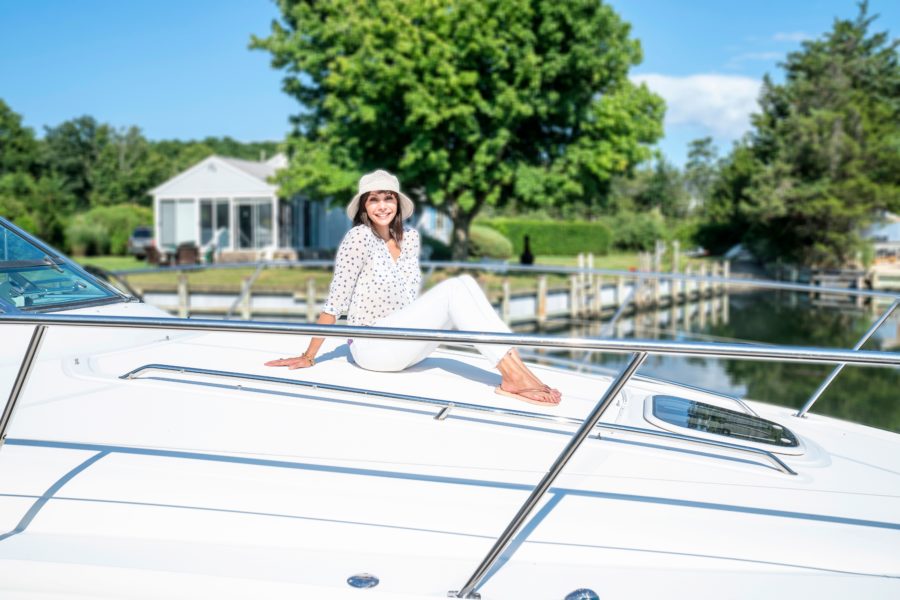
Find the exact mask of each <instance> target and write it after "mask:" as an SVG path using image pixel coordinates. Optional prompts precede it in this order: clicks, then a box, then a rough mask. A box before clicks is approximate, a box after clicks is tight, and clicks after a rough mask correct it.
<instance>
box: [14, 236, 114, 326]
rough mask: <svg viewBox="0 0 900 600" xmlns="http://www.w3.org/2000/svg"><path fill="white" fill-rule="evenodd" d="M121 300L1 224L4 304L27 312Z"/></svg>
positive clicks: (72, 267) (71, 266) (65, 262)
mask: <svg viewBox="0 0 900 600" xmlns="http://www.w3.org/2000/svg"><path fill="white" fill-rule="evenodd" d="M120 298H121V297H120V296H118V295H116V294H115V293H113V292H112V291H110V290H109V289H107V288H106V287H105V286H103V285H102V284H100V283H98V282H97V281H96V280H95V279H93V278H92V277H91V276H90V275H88V274H87V273H85V272H83V271H82V270H81V269H79V268H78V267H76V266H74V265H71V264H69V262H68V261H66V260H64V259H63V258H62V257H60V256H58V255H56V254H55V253H54V254H53V255H52V256H51V255H50V254H48V253H47V252H45V250H44V249H42V248H41V247H40V246H38V245H37V244H34V243H32V242H31V241H29V240H28V239H26V238H25V237H24V236H23V235H19V234H18V233H17V232H16V231H14V230H12V229H10V228H9V227H6V226H5V225H4V223H3V222H2V221H0V301H3V303H4V304H8V305H9V306H12V307H14V308H18V309H22V310H28V309H42V308H50V307H60V308H62V307H64V306H66V305H71V304H78V303H83V302H90V301H96V300H103V299H120Z"/></svg>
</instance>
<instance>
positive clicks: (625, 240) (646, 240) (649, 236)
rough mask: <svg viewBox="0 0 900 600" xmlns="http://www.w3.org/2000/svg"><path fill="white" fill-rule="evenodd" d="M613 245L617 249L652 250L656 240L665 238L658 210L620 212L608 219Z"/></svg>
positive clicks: (661, 218) (663, 222)
mask: <svg viewBox="0 0 900 600" xmlns="http://www.w3.org/2000/svg"><path fill="white" fill-rule="evenodd" d="M609 223H610V226H611V227H612V230H613V232H614V233H613V242H612V243H613V246H615V247H616V249H618V250H643V251H650V250H653V247H654V245H655V244H656V240H662V239H666V238H667V237H668V236H667V235H666V224H665V221H664V220H663V217H662V215H661V214H659V212H656V211H651V212H641V213H633V212H622V213H619V214H617V215H615V216H614V217H612V218H611V219H610V220H609Z"/></svg>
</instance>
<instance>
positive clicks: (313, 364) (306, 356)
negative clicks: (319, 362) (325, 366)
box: [300, 352, 316, 367]
mask: <svg viewBox="0 0 900 600" xmlns="http://www.w3.org/2000/svg"><path fill="white" fill-rule="evenodd" d="M300 356H302V357H303V358H305V359H306V360H308V361H309V366H311V367H314V366H316V359H315V358H313V357H312V356H310V355H309V354H307V353H306V352H304V353H303V354H301V355H300Z"/></svg>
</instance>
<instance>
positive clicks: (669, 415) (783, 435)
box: [652, 396, 799, 448]
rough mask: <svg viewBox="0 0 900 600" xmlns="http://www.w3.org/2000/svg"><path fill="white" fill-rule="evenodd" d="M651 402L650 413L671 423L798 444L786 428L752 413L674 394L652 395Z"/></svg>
mask: <svg viewBox="0 0 900 600" xmlns="http://www.w3.org/2000/svg"><path fill="white" fill-rule="evenodd" d="M652 402H653V416H654V417H656V418H657V419H659V420H660V421H663V422H665V423H668V424H670V425H675V426H677V427H684V428H685V429H691V430H693V431H700V432H703V433H709V434H713V435H721V436H724V437H727V438H731V439H735V440H742V441H748V442H756V443H760V444H768V445H773V446H778V447H781V448H796V447H797V446H798V445H799V441H798V440H797V436H795V435H794V434H793V433H792V432H791V431H790V430H789V429H787V428H785V427H783V426H781V425H779V424H778V423H775V422H773V421H768V420H766V419H762V418H760V417H757V416H755V415H749V414H746V413H741V412H738V411H736V410H730V409H727V408H722V407H719V406H713V405H712V404H704V403H702V402H696V401H694V400H688V399H686V398H679V397H677V396H653V399H652Z"/></svg>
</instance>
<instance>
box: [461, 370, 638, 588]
mask: <svg viewBox="0 0 900 600" xmlns="http://www.w3.org/2000/svg"><path fill="white" fill-rule="evenodd" d="M645 358H647V353H646V352H635V353H634V354H633V355H632V357H631V360H630V361H629V362H628V364H627V365H626V366H625V368H624V369H622V371H621V372H620V373H619V374H618V376H616V378H615V379H614V380H613V381H612V382H611V383H610V384H609V387H608V388H607V389H606V392H605V393H604V394H603V397H601V398H600V400H599V401H598V402H597V405H596V406H595V407H594V409H593V410H592V411H591V414H590V415H588V417H587V418H586V419H585V420H584V422H583V423H582V424H581V427H579V428H578V431H576V432H575V435H573V436H572V439H570V440H569V443H568V444H566V447H565V448H564V449H563V451H562V452H561V453H560V454H559V456H558V457H556V460H555V461H554V462H553V464H552V465H551V466H550V469H549V470H548V471H547V473H546V474H545V475H544V477H543V479H541V481H540V483H538V484H537V486H536V487H535V488H534V490H532V492H531V494H530V495H529V496H528V499H527V500H525V503H524V504H523V505H522V507H521V508H519V511H518V512H517V513H516V515H515V516H514V517H513V519H512V521H510V523H509V525H507V526H506V529H505V530H504V531H503V533H502V534H500V537H499V538H497V541H496V542H495V543H494V545H493V547H492V548H491V549H490V551H488V553H487V555H486V556H485V557H484V559H483V560H482V561H481V564H479V565H478V567H477V568H476V569H475V572H474V573H472V576H471V577H469V580H468V581H467V582H466V584H465V585H464V586H463V587H462V588H461V589H460V590H459V591H455V590H454V591H451V592H450V594H448V595H453V596H455V597H457V598H474V597H475V596H474V595H473V594H472V593H473V592H474V591H475V588H477V587H478V584H479V583H481V580H482V579H483V578H484V576H485V574H487V572H488V571H489V570H490V569H491V567H492V566H493V565H494V563H495V562H496V561H497V559H498V558H500V555H501V554H502V553H503V551H504V550H505V549H506V547H507V546H508V545H509V542H510V540H512V539H513V537H514V536H515V535H516V533H518V531H519V530H520V529H521V528H522V525H523V524H524V523H525V520H526V519H528V516H529V515H530V514H531V512H532V511H533V510H534V508H535V506H537V504H538V502H540V500H541V497H542V496H543V495H544V494H545V493H546V492H547V490H549V489H550V486H551V485H553V482H554V481H556V478H557V477H558V476H559V474H560V472H561V471H562V470H563V468H565V466H566V464H567V463H568V462H569V460H570V459H571V458H572V456H574V454H575V452H576V451H577V450H578V448H579V447H580V446H581V444H582V442H584V440H585V438H587V436H588V435H589V434H590V433H591V430H592V429H593V428H594V426H596V425H597V422H598V421H600V417H602V416H603V413H604V411H606V409H607V407H609V405H610V404H612V401H613V400H614V399H615V398H616V396H618V395H619V392H621V391H622V388H624V387H625V384H626V383H628V380H629V379H631V376H632V375H634V373H635V372H636V371H637V370H638V369H639V368H640V366H641V364H642V363H643V362H644V359H645Z"/></svg>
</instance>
